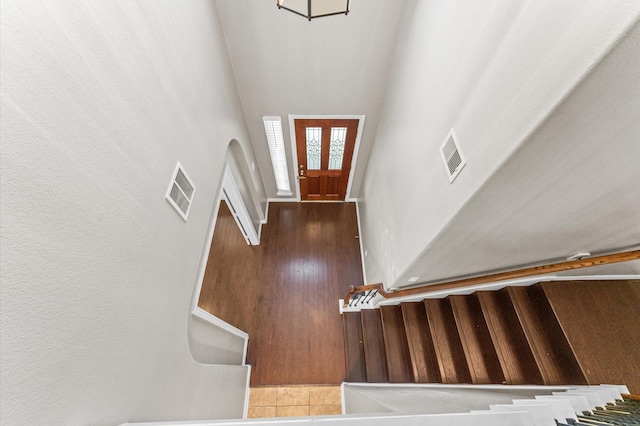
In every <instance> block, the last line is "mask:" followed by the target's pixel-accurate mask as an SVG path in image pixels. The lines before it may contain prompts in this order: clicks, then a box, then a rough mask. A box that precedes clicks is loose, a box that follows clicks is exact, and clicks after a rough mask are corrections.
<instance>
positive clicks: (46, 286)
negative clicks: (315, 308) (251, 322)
mask: <svg viewBox="0 0 640 426" xmlns="http://www.w3.org/2000/svg"><path fill="white" fill-rule="evenodd" d="M1 8H2V9H1V13H0V19H1V37H0V42H1V52H2V62H1V67H2V73H1V77H2V81H1V86H2V99H1V102H2V108H1V126H0V129H1V139H2V145H1V164H2V168H1V180H0V185H1V191H0V196H1V200H2V202H1V214H2V220H1V223H0V225H1V235H2V256H1V258H0V262H1V268H0V272H1V280H2V289H1V298H0V303H1V321H0V326H1V339H2V344H1V345H0V354H1V361H2V365H1V376H2V380H1V385H0V386H1V395H2V404H1V411H0V417H1V418H2V422H3V423H6V424H12V425H21V424H25V425H27V424H28V425H33V424H50V425H56V424H61V425H62V424H64V425H74V424H94V425H102V424H104V425H112V424H119V423H123V422H126V421H151V420H172V419H183V420H184V419H203V418H232V417H241V416H242V414H243V404H244V397H245V386H246V383H247V382H246V379H247V372H248V368H247V367H243V366H213V365H202V364H199V363H197V362H196V361H195V360H194V359H193V357H192V355H191V353H190V350H189V344H188V338H187V319H188V316H189V311H190V308H191V302H192V298H193V296H194V289H195V287H196V279H197V273H198V268H199V262H200V260H201V255H202V251H203V248H204V245H205V239H206V237H207V228H208V226H209V220H210V218H211V214H212V211H213V209H214V203H215V202H216V201H217V199H218V198H217V190H218V187H219V179H220V177H221V174H222V168H223V164H224V157H225V152H226V150H227V146H228V144H229V141H231V140H232V139H236V140H238V141H239V143H240V144H241V145H243V146H245V147H247V149H245V151H249V149H250V145H249V142H248V133H247V130H246V126H245V124H244V121H243V118H242V110H241V108H240V105H239V100H238V96H237V92H236V89H235V81H234V78H233V75H232V72H231V68H230V65H229V61H228V57H227V52H226V47H225V43H224V40H223V37H222V33H221V30H220V24H219V20H218V16H217V11H216V9H215V6H214V4H213V3H212V2H210V1H207V0H192V1H189V2H176V1H168V0H154V1H135V2H130V1H111V0H110V1H106V0H105V1H92V2H81V1H67V0H64V1H63V0H54V1H21V2H13V1H3V2H2V3H1ZM177 161H180V162H181V163H182V165H183V166H184V167H185V169H186V171H187V173H188V174H189V176H190V178H191V179H192V180H193V182H194V184H195V185H196V192H195V197H194V201H193V206H192V208H191V212H190V215H189V220H188V221H187V222H186V223H185V222H184V221H183V220H182V218H181V217H180V216H179V215H178V214H177V213H176V212H175V211H174V210H173V208H172V207H171V206H170V205H169V203H168V202H167V201H166V200H165V199H164V195H165V193H166V191H167V187H168V185H169V180H170V178H171V175H172V173H173V170H174V168H175V165H176V162H177ZM262 202H263V203H265V202H266V200H262Z"/></svg>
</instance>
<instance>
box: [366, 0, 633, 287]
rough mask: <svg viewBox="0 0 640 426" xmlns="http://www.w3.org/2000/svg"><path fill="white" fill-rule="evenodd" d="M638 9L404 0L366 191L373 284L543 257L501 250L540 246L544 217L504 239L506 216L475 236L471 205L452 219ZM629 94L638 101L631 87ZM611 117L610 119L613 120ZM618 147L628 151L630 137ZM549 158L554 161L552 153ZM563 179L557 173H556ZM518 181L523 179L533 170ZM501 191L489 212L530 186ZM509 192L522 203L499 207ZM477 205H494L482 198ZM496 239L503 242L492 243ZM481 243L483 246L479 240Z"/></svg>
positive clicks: (620, 4) (597, 1) (595, 3)
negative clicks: (461, 161) (453, 138)
mask: <svg viewBox="0 0 640 426" xmlns="http://www.w3.org/2000/svg"><path fill="white" fill-rule="evenodd" d="M639 13H640V5H639V4H638V3H637V2H636V1H617V2H608V1H603V0H592V1H568V2H560V3H559V2H553V1H528V2H504V1H492V2H475V1H468V0H457V1H429V2H420V1H416V2H414V3H413V4H411V5H409V6H408V7H407V12H406V14H405V17H404V20H403V24H402V25H401V27H403V28H404V32H403V33H402V34H401V35H400V41H399V44H398V51H397V54H396V57H395V60H394V64H393V65H392V70H391V74H390V75H391V77H390V81H389V84H388V87H387V91H386V94H385V103H384V104H383V111H382V113H381V116H380V121H379V125H378V130H377V133H376V140H375V142H374V147H373V149H372V153H371V157H370V161H369V165H368V168H367V172H366V176H365V181H364V182H365V183H364V185H363V190H362V192H361V195H360V214H361V219H362V222H361V226H362V234H363V235H362V238H363V244H364V249H365V250H366V252H367V257H366V258H365V267H366V271H367V279H368V281H369V282H371V283H373V282H383V283H385V285H387V286H394V287H398V286H402V285H407V280H408V278H409V277H411V276H416V275H417V276H420V281H429V280H436V279H441V278H448V277H453V276H457V275H465V274H469V273H474V272H482V271H487V270H492V269H499V268H503V267H505V266H506V267H508V266H514V265H518V264H522V263H528V262H538V261H540V260H544V258H542V259H541V258H539V257H536V256H538V255H539V252H536V253H535V254H532V253H528V254H527V253H524V254H523V255H522V256H520V257H518V256H514V257H512V258H511V259H508V262H507V263H506V265H505V264H504V262H505V259H504V258H503V257H501V255H502V254H503V253H504V252H506V253H508V254H517V253H518V251H517V250H513V245H514V243H516V242H517V244H518V245H517V247H520V246H522V245H527V244H529V245H531V246H536V247H537V249H543V248H544V247H543V246H542V245H538V243H539V241H538V240H536V235H537V234H536V231H541V230H542V231H544V224H543V225H541V226H540V227H539V228H535V229H534V228H528V229H527V226H528V224H527V221H526V220H522V221H519V222H518V221H516V224H519V226H520V228H516V230H519V231H521V232H522V233H521V234H517V233H515V234H514V233H511V234H509V235H503V234H501V233H500V229H501V226H502V223H501V222H499V221H496V222H495V223H494V222H491V224H490V225H487V226H486V227H485V228H486V229H484V230H483V232H484V233H483V234H482V235H473V231H474V230H475V229H476V225H478V226H480V225H482V224H483V222H482V219H477V220H476V219H474V212H475V211H477V210H473V209H469V211H468V212H467V213H468V214H467V216H466V217H465V220H464V221H463V223H464V224H465V226H463V227H460V226H456V227H454V226H452V221H453V219H454V218H455V217H456V215H458V214H459V213H460V212H461V211H464V209H465V208H467V204H468V203H469V202H470V200H471V198H472V196H473V195H474V194H475V193H477V192H478V191H479V189H481V188H484V189H485V190H486V189H487V188H486V184H487V181H488V179H489V178H490V177H491V176H492V175H494V174H496V173H497V172H498V170H499V168H500V167H501V166H502V165H503V164H504V163H505V162H506V164H508V160H509V159H510V157H511V156H512V154H513V153H514V152H516V150H518V149H519V147H521V146H522V145H523V144H524V143H525V142H527V141H528V140H529V138H530V136H531V135H532V134H533V132H534V131H535V130H536V129H537V127H538V126H539V125H540V123H542V122H543V121H544V120H545V119H547V117H548V115H549V114H550V113H551V112H552V111H554V109H555V108H556V107H557V105H558V104H559V103H560V102H561V101H562V100H563V99H564V98H565V97H566V96H567V94H569V93H570V92H571V90H572V89H573V88H574V87H575V86H576V85H577V84H578V83H579V82H580V81H581V80H582V79H583V78H584V77H585V75H587V74H588V72H589V71H590V70H591V69H592V68H593V67H594V66H595V64H597V63H598V62H599V61H600V60H601V59H602V58H603V57H604V56H605V55H606V53H607V52H608V51H609V49H610V48H611V47H612V45H614V44H615V43H616V42H617V41H618V40H619V39H620V38H621V37H622V36H623V35H624V34H625V32H626V31H627V30H628V29H629V27H630V26H631V25H632V24H633V23H634V22H635V21H636V20H637V18H638V14H639ZM625 75H629V74H628V73H627V74H625ZM628 83H629V80H628V77H625V82H624V84H626V85H627V86H628ZM627 90H630V91H631V97H632V96H633V90H634V88H633V87H627ZM588 101H590V102H598V98H590V99H588ZM627 101H628V99H625V101H624V102H627ZM571 112H572V113H574V114H578V115H576V116H575V117H579V116H580V113H581V112H580V111H579V110H578V111H577V112H576V111H575V110H574V111H571ZM630 117H631V118H633V117H636V111H635V110H632V111H631V112H630V113H627V114H625V115H624V117H623V118H622V120H623V121H621V122H620V125H619V126H618V128H624V129H627V130H628V131H627V133H626V134H625V135H624V136H625V138H627V137H628V136H629V135H632V136H633V135H634V130H633V129H632V128H630V127H628V118H630ZM616 120H617V117H611V118H610V121H611V122H613V123H614V126H613V127H615V124H617V123H618V122H617V121H616ZM569 121H570V120H569ZM451 128H454V129H455V131H456V134H457V136H458V139H459V142H460V145H461V149H462V151H463V153H464V155H465V157H466V159H467V166H466V167H465V169H463V171H462V173H461V174H460V175H459V176H458V178H457V180H456V181H454V182H453V184H450V183H449V180H448V178H447V176H446V173H445V170H444V166H443V164H442V160H441V158H440V155H439V147H440V145H441V144H442V142H443V140H444V138H445V137H446V135H447V133H448V132H449V130H450V129H451ZM618 128H616V129H615V130H618ZM592 131H593V130H592ZM571 136H573V137H575V135H571ZM622 144H623V145H624V146H633V145H632V144H633V140H632V139H625V140H624V141H622ZM551 146H552V145H551ZM578 148H579V146H578ZM588 152H592V150H591V146H590V147H589V150H588ZM611 152H613V151H611ZM545 153H546V154H549V156H551V154H552V151H545ZM632 155H633V152H632V153H630V156H631V158H633V157H632ZM534 161H535V159H534ZM627 166H628V165H627V163H626V162H625V166H624V168H623V169H624V170H625V173H626V174H625V175H617V177H618V178H620V177H624V176H629V175H630V173H632V172H629V168H628V167H627ZM540 167H544V166H543V165H542V164H541V165H540ZM543 173H544V172H543ZM565 173H568V172H566V171H565ZM631 175H632V176H633V174H631ZM562 176H563V174H562V171H560V174H559V179H562ZM521 177H522V178H523V179H524V180H525V181H526V178H527V175H522V176H521ZM608 177H609V176H607V177H606V178H608ZM617 183H618V181H616V183H615V185H617ZM500 189H501V188H499V187H498V186H496V187H493V191H494V192H493V193H492V194H488V195H487V199H488V200H489V203H493V204H490V205H489V207H490V208H486V209H485V210H487V211H488V212H491V208H493V209H494V211H498V212H500V214H502V215H503V216H502V217H504V216H508V214H509V213H510V214H512V215H516V214H518V213H519V211H518V210H517V209H521V208H522V203H518V202H517V200H522V199H521V198H519V197H520V196H521V195H522V193H523V192H524V190H521V191H519V190H518V187H517V186H515V185H513V186H511V187H510V192H508V193H504V192H501V190H500ZM542 190H544V188H542ZM604 190H606V188H604ZM580 194H588V192H586V191H585V192H581V193H580ZM489 195H490V196H489ZM512 198H513V199H515V200H516V202H514V203H513V204H511V205H510V206H508V208H505V209H504V210H501V208H502V202H503V201H511V200H512ZM576 198H578V197H576ZM624 202H626V203H628V201H624ZM481 207H487V206H486V200H484V204H482V205H481ZM509 209H511V210H509ZM548 211H549V210H548V209H547V210H546V212H548ZM469 217H471V218H472V219H471V220H469ZM483 218H484V217H483ZM489 218H491V215H489ZM558 218H559V216H557V217H556V218H555V219H558ZM553 219H554V218H553V217H550V218H549V220H552V221H553ZM605 223H606V222H605ZM581 229H582V231H584V230H585V229H589V228H584V227H583V228H581ZM525 231H527V232H525ZM548 231H550V230H548ZM445 232H446V234H445ZM496 235H499V236H500V239H498V240H497V241H494V240H491V237H493V236H496ZM545 235H546V234H545ZM487 236H488V237H489V238H485V237H487ZM551 236H552V237H553V233H552V232H551ZM440 237H442V238H440ZM508 238H511V239H512V241H508ZM436 240H437V242H438V244H439V245H438V246H435V245H434V244H435V243H434V242H436ZM453 240H455V244H450V243H449V242H451V241H453ZM479 241H484V242H485V244H481V245H476V243H477V242H479ZM552 241H553V243H554V244H555V246H554V247H555V248H558V247H564V248H565V249H567V250H569V249H570V248H567V247H570V246H567V245H564V246H563V245H562V240H560V239H559V238H556V239H555V240H552ZM546 243H547V244H548V243H549V242H548V241H547V242H546ZM589 248H591V247H589ZM609 248H614V247H609ZM591 249H592V248H591ZM561 252H562V254H564V252H563V251H562V250H561ZM434 253H435V254H437V255H438V256H437V257H433V255H434ZM568 254H571V252H569V253H567V255H568ZM478 256H479V257H478ZM554 256H555V255H554ZM554 256H552V257H554ZM429 259H430V260H431V262H429V263H428V265H427V264H426V263H425V262H426V260H429ZM487 259H488V260H487ZM500 262H502V264H501V263H500ZM436 269H437V271H436Z"/></svg>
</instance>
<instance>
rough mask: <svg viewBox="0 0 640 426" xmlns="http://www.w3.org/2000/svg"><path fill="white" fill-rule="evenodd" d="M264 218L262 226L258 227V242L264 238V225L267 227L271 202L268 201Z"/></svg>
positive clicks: (261, 222)
mask: <svg viewBox="0 0 640 426" xmlns="http://www.w3.org/2000/svg"><path fill="white" fill-rule="evenodd" d="M263 216H264V218H262V219H260V224H259V225H258V241H261V238H262V225H266V224H267V222H268V220H269V200H267V205H266V211H265V212H264V213H263Z"/></svg>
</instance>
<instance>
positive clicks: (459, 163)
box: [440, 129, 467, 182]
mask: <svg viewBox="0 0 640 426" xmlns="http://www.w3.org/2000/svg"><path fill="white" fill-rule="evenodd" d="M440 154H441V155H442V161H444V166H445V168H446V169H447V175H448V176H449V182H453V180H454V179H455V178H456V176H458V174H459V173H460V170H462V168H463V167H464V165H465V164H467V162H466V161H465V160H464V157H463V156H462V152H460V146H459V145H458V140H457V138H456V134H455V133H454V131H453V129H451V131H450V132H449V134H448V135H447V138H446V139H445V140H444V142H443V143H442V146H441V147H440Z"/></svg>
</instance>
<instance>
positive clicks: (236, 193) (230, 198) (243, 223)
mask: <svg viewBox="0 0 640 426" xmlns="http://www.w3.org/2000/svg"><path fill="white" fill-rule="evenodd" d="M220 199H224V200H225V201H226V202H227V203H228V204H229V207H230V208H231V209H232V212H231V213H232V214H233V218H234V219H235V221H236V223H237V224H238V228H240V231H241V232H243V233H244V234H245V235H244V236H245V240H246V241H247V244H249V245H254V246H257V245H259V244H260V238H259V236H258V233H257V232H256V229H255V228H254V226H253V222H252V220H251V216H249V212H248V211H247V206H245V204H244V200H243V199H242V195H240V190H239V189H238V184H237V183H236V180H235V178H234V177H233V173H231V169H230V168H229V166H228V165H225V166H224V172H223V177H222V191H221V194H220Z"/></svg>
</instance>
